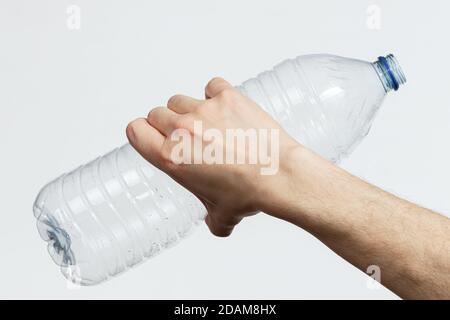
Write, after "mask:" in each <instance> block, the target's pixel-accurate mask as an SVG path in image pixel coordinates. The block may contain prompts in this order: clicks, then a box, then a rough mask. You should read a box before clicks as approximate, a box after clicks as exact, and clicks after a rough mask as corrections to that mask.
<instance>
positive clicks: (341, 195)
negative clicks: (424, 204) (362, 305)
mask: <svg viewBox="0 0 450 320" xmlns="http://www.w3.org/2000/svg"><path fill="white" fill-rule="evenodd" d="M288 163H293V164H294V165H292V166H291V167H290V168H284V169H285V170H287V171H288V172H289V174H288V175H286V176H287V177H289V181H280V187H279V188H276V189H279V190H283V192H280V193H278V194H276V195H275V198H273V197H272V200H274V201H271V202H270V203H264V201H263V202H262V207H263V211H266V212H268V213H270V214H272V215H274V216H277V217H279V218H281V219H284V220H288V221H290V222H292V223H294V224H296V225H298V226H299V227H301V228H303V229H305V230H307V231H308V232H310V233H311V234H313V235H314V236H316V237H317V238H318V239H319V240H321V241H322V242H323V243H325V244H326V245H327V246H328V247H330V248H331V249H332V250H333V251H335V252H336V253H337V254H339V255H340V256H342V257H343V258H344V259H346V260H347V261H349V262H350V263H352V264H353V265H355V266H356V267H358V268H359V269H361V270H363V271H364V272H365V271H366V270H367V267H368V266H370V265H376V266H378V267H379V268H380V270H381V282H382V284H383V285H384V286H386V287H388V288H389V289H391V290H392V291H394V292H395V293H397V294H398V295H399V296H401V297H403V298H450V220H449V219H448V218H446V217H443V216H440V215H438V214H435V213H433V212H431V211H429V210H427V209H423V208H420V207H418V206H416V205H414V204H412V203H409V202H407V201H405V200H402V199H399V198H397V197H395V196H393V195H391V194H388V193H386V192H384V191H382V190H380V189H378V188H376V187H374V186H372V185H370V184H368V183H366V182H364V181H362V180H360V179H358V178H356V177H354V176H352V175H350V174H349V173H347V172H345V171H344V170H342V169H340V168H338V167H336V166H334V165H332V164H331V163H329V162H327V161H325V160H323V159H321V158H320V157H318V156H316V155H314V154H312V153H310V152H309V151H307V150H305V149H301V148H300V150H297V151H296V152H294V154H293V159H291V161H288ZM281 180H283V179H281ZM286 184H288V185H289V188H288V190H286V189H283V187H282V186H281V185H286ZM284 188H285V187H284ZM263 193H264V191H263Z"/></svg>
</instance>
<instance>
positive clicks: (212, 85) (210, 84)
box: [206, 77, 223, 89]
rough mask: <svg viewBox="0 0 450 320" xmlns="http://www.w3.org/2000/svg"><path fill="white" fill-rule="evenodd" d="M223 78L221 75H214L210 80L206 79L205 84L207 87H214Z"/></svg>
mask: <svg viewBox="0 0 450 320" xmlns="http://www.w3.org/2000/svg"><path fill="white" fill-rule="evenodd" d="M222 81H223V79H222V78H221V77H214V78H212V79H211V80H209V81H208V83H207V84H206V88H207V89H211V88H214V87H215V86H216V85H217V84H219V83H221V82H222Z"/></svg>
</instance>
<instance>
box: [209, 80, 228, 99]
mask: <svg viewBox="0 0 450 320" xmlns="http://www.w3.org/2000/svg"><path fill="white" fill-rule="evenodd" d="M225 89H233V86H232V85H231V84H230V83H229V82H227V81H225V80H224V79H222V78H213V79H211V80H210V81H209V82H208V84H207V85H206V88H205V96H206V98H207V99H209V98H213V97H215V96H216V95H218V94H219V93H221V92H222V91H223V90H225Z"/></svg>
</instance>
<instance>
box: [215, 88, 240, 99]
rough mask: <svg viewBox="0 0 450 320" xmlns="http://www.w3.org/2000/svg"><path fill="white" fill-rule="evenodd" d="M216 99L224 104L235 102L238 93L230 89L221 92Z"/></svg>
mask: <svg viewBox="0 0 450 320" xmlns="http://www.w3.org/2000/svg"><path fill="white" fill-rule="evenodd" d="M217 97H218V98H219V99H220V100H222V101H224V102H235V101H236V100H237V98H238V93H237V92H236V90H234V89H232V88H227V89H224V90H222V91H221V92H220V93H219V94H218V95H217Z"/></svg>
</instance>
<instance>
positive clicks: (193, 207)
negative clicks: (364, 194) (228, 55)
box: [33, 54, 406, 285]
mask: <svg viewBox="0 0 450 320" xmlns="http://www.w3.org/2000/svg"><path fill="white" fill-rule="evenodd" d="M405 81H406V79H405V76H404V74H403V72H402V70H401V69H400V66H399V64H398V63H397V61H396V59H395V58H394V56H393V55H388V56H387V57H380V58H378V60H377V61H376V62H374V63H370V62H365V61H360V60H354V59H348V58H343V57H338V56H333V55H326V54H322V55H306V56H300V57H298V58H296V59H292V60H286V61H284V62H282V63H280V64H278V65H277V66H275V67H274V69H273V70H271V71H267V72H264V73H261V74H260V75H258V76H257V77H256V78H253V79H250V80H247V81H245V82H244V83H243V84H242V85H241V86H239V87H238V89H239V90H240V91H241V92H242V93H243V94H245V95H247V96H248V97H250V98H251V99H253V100H254V101H256V102H257V103H258V104H259V105H260V106H261V107H262V108H264V109H265V110H266V111H267V112H268V113H269V114H270V115H272V117H273V118H274V119H276V120H277V121H278V122H279V123H280V124H281V125H282V126H283V127H284V128H285V129H286V131H287V132H288V133H289V134H290V135H292V136H293V137H295V138H296V139H297V140H298V141H299V142H301V143H302V144H303V145H305V146H307V147H309V148H310V149H312V150H314V151H315V152H317V153H318V154H320V155H322V156H323V157H325V158H327V159H329V160H331V161H334V162H337V161H339V159H340V158H341V157H343V156H345V155H347V154H349V153H350V152H351V151H352V150H353V148H354V147H355V146H356V145H357V144H358V143H359V142H360V141H361V140H362V138H363V137H364V136H365V135H366V134H367V133H368V131H369V128H370V126H371V123H372V120H373V117H374V115H375V113H376V111H377V110H378V108H379V107H380V105H381V103H382V101H383V98H384V96H385V95H386V93H387V92H389V91H391V90H397V89H398V88H399V86H400V85H401V84H403V83H405ZM33 209H34V215H35V217H36V218H37V226H38V229H39V233H40V235H41V237H42V238H43V239H44V240H45V241H47V242H48V251H49V253H50V255H51V256H52V258H53V259H54V261H55V262H56V263H57V264H58V265H60V266H61V270H62V272H63V274H64V275H65V276H66V277H67V278H68V279H70V280H72V281H74V282H76V283H80V284H83V285H91V284H96V283H99V282H101V281H104V280H106V279H108V278H109V277H111V276H113V275H116V274H118V273H120V272H123V271H124V270H126V269H128V268H129V267H132V266H134V265H136V264H137V263H139V262H141V261H143V260H144V259H146V258H148V257H151V256H153V255H155V254H157V253H158V252H160V251H162V250H164V249H165V248H167V247H169V246H170V245H172V244H174V243H176V242H177V241H178V240H179V239H180V238H183V237H184V236H185V235H187V234H188V233H189V232H190V231H191V230H192V229H193V226H194V225H196V224H198V222H199V221H201V220H202V219H203V218H204V216H205V213H206V209H205V208H204V207H203V205H202V204H201V202H200V201H198V199H197V198H196V197H195V196H193V195H192V194H191V193H190V192H188V191H187V190H186V189H184V188H183V187H181V186H180V185H179V184H177V183H176V182H174V181H173V180H172V179H171V178H170V177H168V176H167V175H166V174H165V173H163V172H161V171H160V170H158V169H156V168H155V167H153V166H152V165H151V164H149V163H148V162H147V161H145V160H144V159H143V158H142V157H141V156H140V155H139V154H138V153H137V152H136V151H135V150H134V149H133V148H132V147H131V146H130V145H129V144H126V145H124V146H122V147H120V148H117V149H115V150H113V151H111V152H110V153H108V154H106V155H103V156H101V157H99V158H97V159H95V160H93V161H91V162H89V163H87V164H86V165H83V166H81V167H79V168H78V169H76V170H74V171H71V172H69V173H66V174H64V175H62V176H60V177H58V178H57V179H55V180H54V181H52V182H50V183H48V184H47V185H46V186H45V187H44V188H43V189H42V190H41V192H40V193H39V195H38V197H37V199H36V201H35V203H34V208H33Z"/></svg>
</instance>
